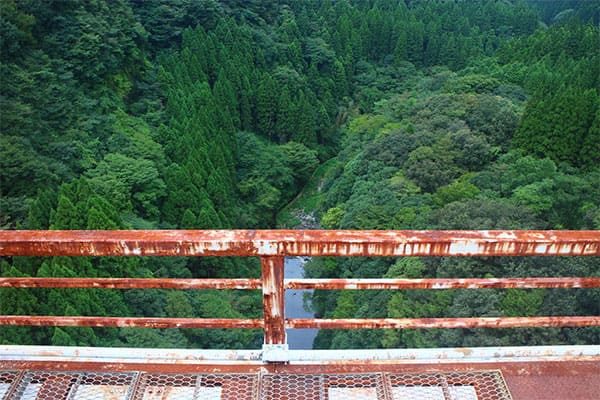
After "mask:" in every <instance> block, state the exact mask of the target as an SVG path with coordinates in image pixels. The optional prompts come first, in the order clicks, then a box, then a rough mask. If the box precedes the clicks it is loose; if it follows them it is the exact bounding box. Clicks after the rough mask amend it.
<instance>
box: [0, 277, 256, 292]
mask: <svg viewBox="0 0 600 400" xmlns="http://www.w3.org/2000/svg"><path fill="white" fill-rule="evenodd" d="M0 287H12V288H88V289H89V288H91V289H179V290H192V289H260V288H261V287H262V283H261V281H260V279H180V278H29V277H18V278H0Z"/></svg>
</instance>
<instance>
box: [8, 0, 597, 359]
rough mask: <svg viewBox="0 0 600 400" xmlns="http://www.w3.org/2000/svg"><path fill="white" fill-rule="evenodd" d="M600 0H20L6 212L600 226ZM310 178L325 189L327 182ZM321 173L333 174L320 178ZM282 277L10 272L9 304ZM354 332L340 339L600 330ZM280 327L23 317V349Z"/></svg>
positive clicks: (12, 57) (180, 271)
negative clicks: (113, 285)
mask: <svg viewBox="0 0 600 400" xmlns="http://www.w3.org/2000/svg"><path fill="white" fill-rule="evenodd" d="M598 11H599V9H598V6H597V5H596V4H595V3H594V2H586V1H580V0H561V1H554V2H545V1H538V0H530V1H524V0H510V1H495V0H474V1H424V0H413V1H408V0H406V1H397V0H364V1H355V2H350V1H346V0H340V1H329V0H310V1H301V2H299V1H291V0H284V1H275V0H269V1H258V0H256V1H234V0H223V1H217V0H201V1H192V0H148V1H140V0H114V1H113V0H111V1H109V0H95V1H76V0H73V1H67V2H65V1H58V0H56V1H55V0H51V1H50V0H47V1H42V0H23V1H15V0H2V1H1V4H0V13H1V18H0V73H1V74H2V80H1V81H0V112H1V115H0V131H1V132H0V133H1V135H0V227H1V228H2V229H157V228H185V229H194V228H195V229H203V228H268V227H275V226H276V225H277V224H278V221H280V219H278V215H281V212H282V210H286V209H288V208H289V207H290V204H294V203H297V202H298V201H299V200H298V199H301V200H302V199H304V198H305V196H306V195H307V192H310V191H311V190H313V189H314V190H313V192H315V193H316V194H314V193H313V194H314V195H313V196H312V197H310V200H307V201H305V203H304V204H305V207H306V210H304V211H305V212H307V213H312V214H314V215H315V216H316V217H317V218H318V219H319V220H320V223H321V225H322V226H323V227H326V228H332V229H333V228H335V229H348V228H356V229H460V228H465V229H493V228H540V229H599V228H600V185H599V184H598V183H599V182H600V170H599V169H598V165H599V162H600V147H599V146H600V111H599V110H600V78H599V77H600V69H599V68H600V58H599V57H600V53H599V52H598V36H599V34H600V32H599V30H598V26H597V23H598ZM303 188H305V189H303ZM311 188H313V189H311ZM307 271H308V273H309V274H310V275H311V276H314V277H350V276H352V277H382V276H387V277H422V276H429V277H435V276H440V277H446V276H447V277H450V276H452V277H462V276H473V275H479V276H511V275H512V276H519V275H535V274H539V275H561V274H571V273H574V272H576V273H577V274H578V275H597V274H598V273H599V270H598V266H597V260H593V259H592V260H589V259H588V260H579V259H575V260H558V261H556V260H553V261H552V262H550V261H547V260H489V259H477V260H447V259H436V260H431V259H423V260H421V259H400V260H392V259H377V260H357V259H354V260H330V259H324V260H314V261H313V262H312V263H311V265H310V266H309V267H308V269H307ZM258 274H259V268H258V265H257V262H256V260H240V259H227V258H218V259H217V258H195V259H185V258H174V259H147V258H128V259H117V258H101V259H96V258H87V257H85V258H66V257H52V258H47V259H33V258H24V257H22V258H19V257H14V258H12V259H11V258H6V259H2V260H0V275H2V276H40V277H74V276H90V277H99V276H107V277H108V276H114V277H249V276H258ZM597 300H598V293H597V291H591V290H581V291H578V292H577V293H572V294H569V295H565V293H563V291H560V290H548V291H518V290H515V291H494V290H487V291H480V292H479V293H473V292H472V291H455V292H450V291H440V292H439V293H435V294H430V293H423V292H420V291H414V292H410V293H379V292H370V293H362V292H360V293H344V294H338V293H323V292H317V293H315V295H314V306H315V309H316V312H317V315H318V316H331V317H335V318H346V317H348V318H351V317H388V316H389V317H407V316H424V317H427V316H441V315H455V316H466V315H537V314H543V315H553V314H564V313H571V314H590V313H591V314H594V313H596V314H597V313H598V312H599V310H598V304H600V302H598V301H597ZM260 309H261V307H260V297H259V295H258V293H256V292H252V291H246V292H243V293H238V292H235V291H232V292H229V291H214V292H213V291H207V292H178V291H167V290H147V291H137V290H129V291H110V290H106V291H102V290H84V289H78V290H65V289H47V290H46V289H36V290H25V289H0V313H2V314H40V315H41V314H48V315H122V316H126V315H131V316H176V317H178V316H196V317H223V318H241V317H251V318H254V317H259V315H260ZM536 332H537V331H534V330H520V331H519V333H518V334H517V335H509V334H508V333H507V332H505V331H495V332H493V333H490V332H483V331H481V332H480V331H468V332H466V331H464V332H460V331H453V332H440V331H430V332H420V331H413V332H398V331H389V332H385V333H384V332H366V333H364V332H336V331H323V332H321V333H320V335H319V337H318V338H317V342H316V345H317V346H319V347H349V346H360V347H379V346H388V347H390V346H435V345H444V346H451V345H452V346H453V345H461V344H464V345H478V344H504V343H509V342H510V343H512V344H535V343H538V342H541V341H542V339H544V340H546V342H553V343H562V342H568V341H576V342H577V343H584V342H594V341H596V342H597V341H598V331H597V330H593V329H588V330H581V331H575V330H548V332H549V333H547V334H546V335H544V336H539V338H538V336H536ZM260 342H261V337H260V332H254V331H244V332H238V331H211V332H207V331H202V330H181V331H180V330H156V331H148V330H136V329H121V330H115V329H91V328H85V329H83V328H28V327H9V328H1V329H0V343H28V344H34V343H51V344H56V345H76V344H77V345H106V346H120V345H124V346H125V345H126V346H150V347H186V346H187V347H222V348H240V347H250V346H258V344H259V343H260Z"/></svg>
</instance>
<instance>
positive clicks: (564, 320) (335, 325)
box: [286, 316, 600, 329]
mask: <svg viewBox="0 0 600 400" xmlns="http://www.w3.org/2000/svg"><path fill="white" fill-rule="evenodd" d="M586 326H600V316H585V317H562V316H561V317H480V318H398V319H395V318H383V319H301V318H291V319H287V320H286V327H287V328H295V329H306V328H319V329H423V328H424V329H432V328H445V329H454V328H542V327H553V328H556V327H586Z"/></svg>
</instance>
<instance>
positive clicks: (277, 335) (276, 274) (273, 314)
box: [260, 257, 286, 344]
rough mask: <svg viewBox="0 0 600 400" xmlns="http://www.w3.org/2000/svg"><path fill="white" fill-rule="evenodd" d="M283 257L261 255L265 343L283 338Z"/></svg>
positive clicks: (273, 342) (283, 341) (278, 342)
mask: <svg viewBox="0 0 600 400" xmlns="http://www.w3.org/2000/svg"><path fill="white" fill-rule="evenodd" d="M284 261H285V260H284V258H283V257H261V259H260V262H261V268H262V288H263V315H264V328H265V344H283V343H286V339H285V325H284V315H285V314H284V312H285V311H284V305H285V297H284V291H285V289H284V285H283V272H284V271H283V268H284Z"/></svg>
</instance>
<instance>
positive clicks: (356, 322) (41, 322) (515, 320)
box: [0, 315, 600, 329]
mask: <svg viewBox="0 0 600 400" xmlns="http://www.w3.org/2000/svg"><path fill="white" fill-rule="evenodd" d="M0 325H13V326H71V327H77V326H79V327H82V326H85V327H96V328H110V327H115V328H131V327H137V328H160V329H163V328H197V329H202V328H206V329H213V328H230V329H231V328H246V329H260V328H263V327H264V323H263V320H261V319H234V318H145V317H144V318H142V317H75V316H67V317H65V316H46V315H44V316H38V315H36V316H32V315H2V316H0ZM285 325H286V328H290V329H306V328H318V329H421V328H426V329H432V328H443V329H453V328H547V327H555V328H556V327H589V326H600V316H584V317H572V316H569V317H565V316H553V317H482V318H400V319H394V318H383V319H301V318H291V319H286V323H285Z"/></svg>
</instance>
